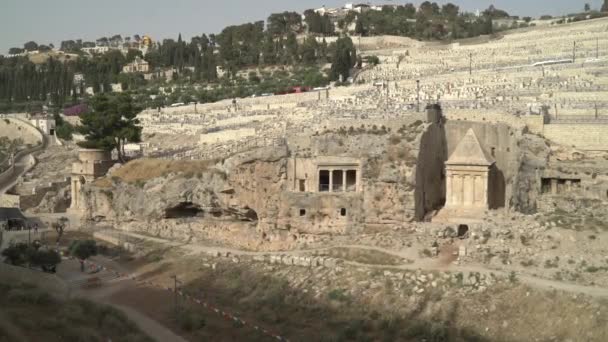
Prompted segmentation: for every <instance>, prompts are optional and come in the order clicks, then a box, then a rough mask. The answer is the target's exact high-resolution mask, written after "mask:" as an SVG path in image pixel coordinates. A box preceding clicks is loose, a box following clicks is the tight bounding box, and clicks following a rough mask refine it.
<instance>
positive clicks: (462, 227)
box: [458, 224, 469, 239]
mask: <svg viewBox="0 0 608 342" xmlns="http://www.w3.org/2000/svg"><path fill="white" fill-rule="evenodd" d="M468 237H469V226H468V225H466V224H459V225H458V238H460V239H467V238H468Z"/></svg>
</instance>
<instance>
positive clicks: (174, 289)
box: [171, 275, 179, 317]
mask: <svg viewBox="0 0 608 342" xmlns="http://www.w3.org/2000/svg"><path fill="white" fill-rule="evenodd" d="M171 278H172V279H173V295H174V300H173V304H174V307H175V316H176V317H177V315H178V313H179V307H178V297H177V284H178V283H179V281H178V280H177V275H173V276H171Z"/></svg>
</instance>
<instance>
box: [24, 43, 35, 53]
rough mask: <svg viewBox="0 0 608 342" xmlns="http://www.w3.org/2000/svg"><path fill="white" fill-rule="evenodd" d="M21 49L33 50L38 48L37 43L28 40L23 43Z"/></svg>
mask: <svg viewBox="0 0 608 342" xmlns="http://www.w3.org/2000/svg"><path fill="white" fill-rule="evenodd" d="M23 49H24V50H26V51H35V50H38V44H37V43H36V42H33V41H30V42H27V43H25V44H23Z"/></svg>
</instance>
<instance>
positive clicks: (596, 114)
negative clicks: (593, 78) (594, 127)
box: [595, 102, 598, 120]
mask: <svg viewBox="0 0 608 342" xmlns="http://www.w3.org/2000/svg"><path fill="white" fill-rule="evenodd" d="M597 118H598V113H597V102H596V103H595V119H596V120H597Z"/></svg>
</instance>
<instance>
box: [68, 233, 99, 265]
mask: <svg viewBox="0 0 608 342" xmlns="http://www.w3.org/2000/svg"><path fill="white" fill-rule="evenodd" d="M69 251H70V254H71V255H73V256H75V257H77V258H78V259H79V260H80V270H81V271H82V272H84V262H85V260H87V259H88V258H90V257H92V256H95V255H97V244H96V243H95V240H76V241H73V242H72V244H71V245H70V248H69Z"/></svg>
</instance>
